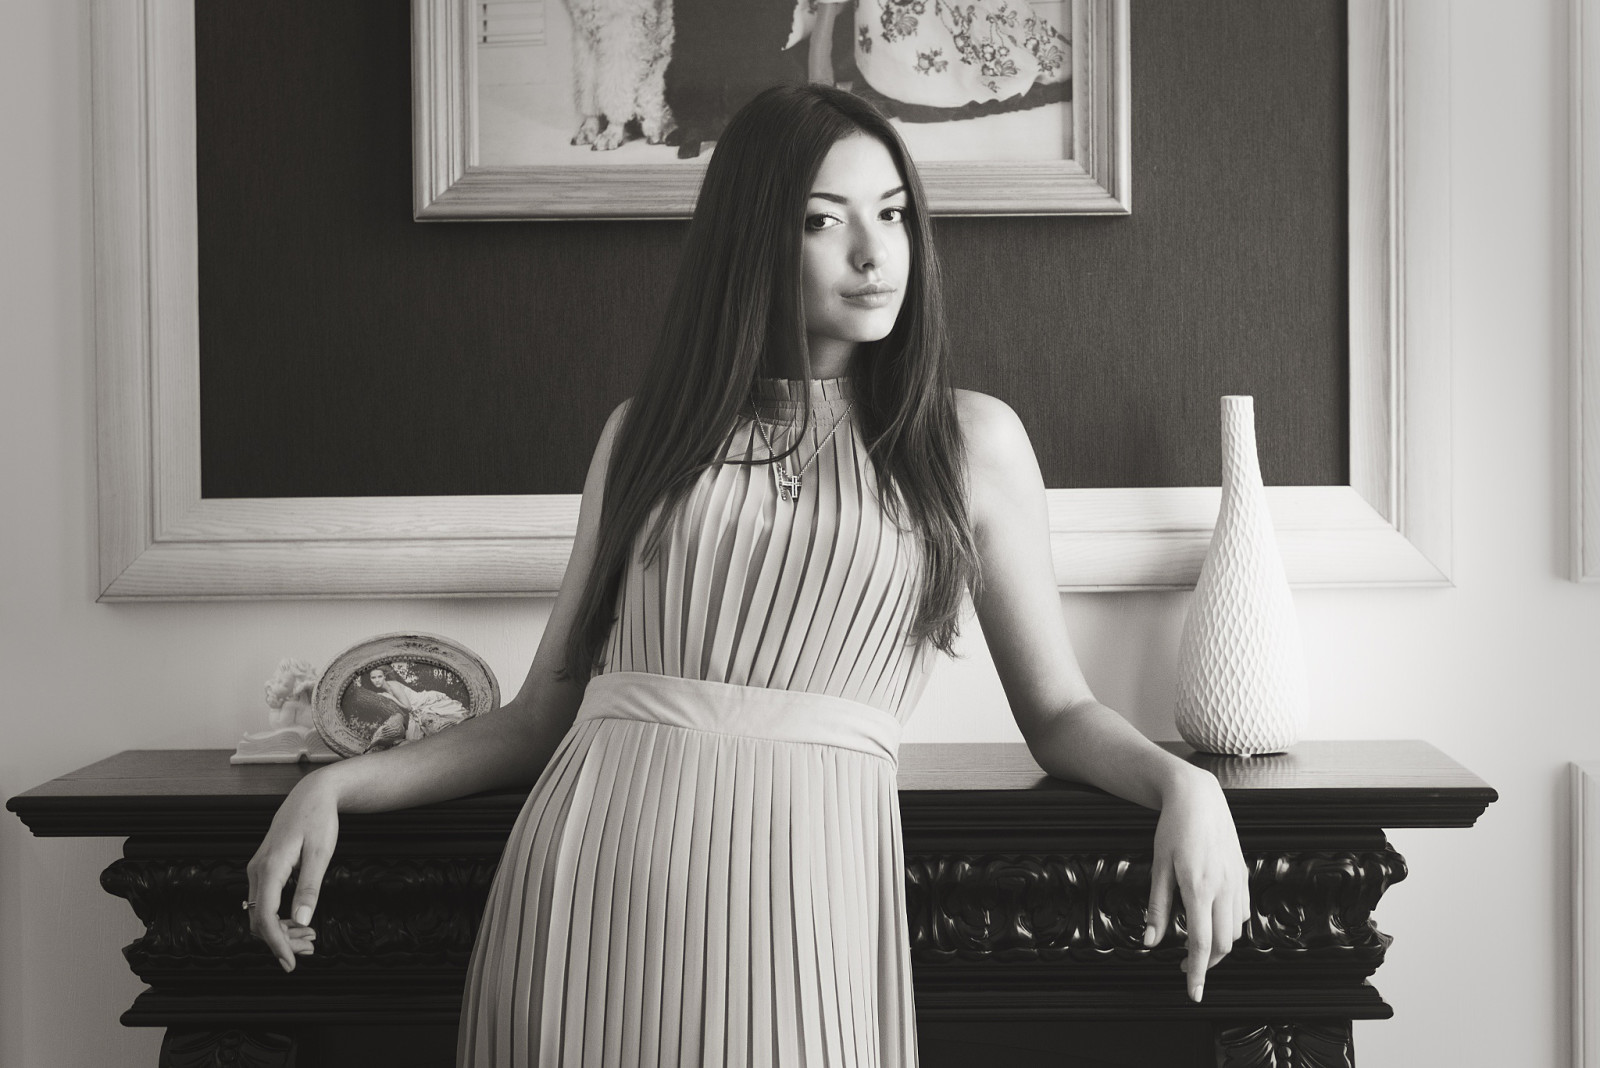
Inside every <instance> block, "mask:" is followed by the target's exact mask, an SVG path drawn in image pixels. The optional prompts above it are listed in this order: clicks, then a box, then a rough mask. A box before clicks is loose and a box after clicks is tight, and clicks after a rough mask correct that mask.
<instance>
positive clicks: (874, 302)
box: [841, 286, 896, 308]
mask: <svg viewBox="0 0 1600 1068" xmlns="http://www.w3.org/2000/svg"><path fill="white" fill-rule="evenodd" d="M895 292H896V290H895V288H894V287H893V286H867V287H865V288H863V289H858V290H855V291H854V292H851V293H844V294H841V296H843V297H844V299H845V300H847V301H849V302H850V303H851V304H854V305H857V306H858V307H862V308H886V307H888V306H889V304H890V303H891V302H893V300H894V295H895Z"/></svg>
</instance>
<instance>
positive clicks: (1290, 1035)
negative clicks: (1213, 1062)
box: [1216, 1021, 1356, 1068]
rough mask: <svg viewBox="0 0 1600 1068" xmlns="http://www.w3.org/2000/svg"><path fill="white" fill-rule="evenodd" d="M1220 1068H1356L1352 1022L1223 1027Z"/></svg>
mask: <svg viewBox="0 0 1600 1068" xmlns="http://www.w3.org/2000/svg"><path fill="white" fill-rule="evenodd" d="M1216 1041H1217V1065H1218V1068H1355V1063H1356V1062H1355V1049H1354V1045H1353V1043H1352V1042H1351V1033H1350V1024H1349V1022H1347V1021H1346V1022H1335V1023H1270V1024H1247V1025H1244V1026H1239V1027H1219V1028H1218V1029H1217V1035H1216Z"/></svg>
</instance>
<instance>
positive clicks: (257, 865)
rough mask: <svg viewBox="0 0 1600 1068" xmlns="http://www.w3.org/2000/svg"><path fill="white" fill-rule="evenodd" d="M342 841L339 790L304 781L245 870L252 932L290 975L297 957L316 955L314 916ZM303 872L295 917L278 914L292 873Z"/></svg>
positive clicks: (311, 778) (316, 779)
mask: <svg viewBox="0 0 1600 1068" xmlns="http://www.w3.org/2000/svg"><path fill="white" fill-rule="evenodd" d="M338 840H339V809H338V797H337V794H336V793H335V791H334V790H333V789H332V788H331V787H329V786H328V785H327V779H326V777H325V776H319V775H316V774H312V775H308V776H307V777H306V778H304V779H302V780H300V782H299V783H298V784H297V785H296V786H295V788H294V789H293V790H290V791H289V796H288V797H285V798H284V799H283V804H281V805H279V806H278V811H277V814H276V815H274V816H273V817H272V826H271V827H270V828H269V829H268V830H267V836H266V838H265V839H263V840H262V842H261V846H260V848H258V849H257V850H256V853H255V856H253V857H251V858H250V863H249V864H248V865H246V867H245V871H246V872H247V873H248V874H249V876H250V896H249V900H251V901H254V902H255V907H253V908H251V909H250V931H251V933H253V934H254V935H255V936H256V937H257V938H259V939H261V940H262V941H263V942H265V943H266V944H267V948H268V949H269V950H271V951H272V955H273V956H274V957H277V958H278V964H279V965H280V966H281V967H282V968H283V970H284V971H286V972H292V971H294V958H295V956H296V954H300V955H308V954H310V953H311V952H312V949H313V944H314V943H315V941H316V937H317V932H316V931H315V930H313V929H312V927H311V916H312V913H314V912H315V911H316V908H317V892H318V890H320V889H321V887H322V877H323V874H324V873H325V872H326V871H327V870H328V860H329V858H330V857H332V856H333V847H334V843H335V842H337V841H338ZM296 869H298V870H299V873H300V874H299V877H298V878H297V879H296V883H295V891H294V902H293V905H292V907H291V909H290V913H289V915H290V918H289V919H283V918H282V917H280V916H279V915H278V907H279V904H280V899H281V898H282V896H283V888H284V886H285V885H286V884H287V883H288V881H289V875H290V873H292V872H294V871H295V870H296Z"/></svg>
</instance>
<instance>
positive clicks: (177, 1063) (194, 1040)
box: [160, 1029, 295, 1068]
mask: <svg viewBox="0 0 1600 1068" xmlns="http://www.w3.org/2000/svg"><path fill="white" fill-rule="evenodd" d="M294 1055H295V1043H294V1040H293V1039H291V1038H289V1037H288V1036H287V1035H274V1034H267V1033H265V1032H260V1031H240V1030H236V1029H233V1030H227V1031H176V1030H174V1031H168V1032H167V1035H166V1038H164V1039H163V1040H162V1042H161V1061H160V1064H161V1068H292V1066H293V1065H294Z"/></svg>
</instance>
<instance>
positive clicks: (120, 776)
mask: <svg viewBox="0 0 1600 1068" xmlns="http://www.w3.org/2000/svg"><path fill="white" fill-rule="evenodd" d="M1168 748H1170V749H1171V750H1172V751H1173V752H1176V753H1178V754H1179V755H1181V756H1183V757H1185V758H1186V759H1188V760H1190V761H1191V762H1192V763H1195V764H1197V765H1199V766H1201V767H1204V768H1206V769H1207V770H1209V771H1211V772H1213V773H1214V774H1216V776H1217V778H1218V780H1219V781H1220V782H1221V784H1222V787H1223V790H1224V792H1225V794H1226V796H1227V798H1228V803H1229V805H1230V806H1231V807H1232V810H1233V814H1234V819H1235V821H1236V823H1237V824H1238V827H1239V834H1240V840H1241V842H1242V843H1243V846H1244V851H1245V857H1246V860H1247V861H1248V862H1249V865H1250V870H1251V898H1252V904H1253V916H1252V919H1251V921H1250V923H1249V925H1248V927H1247V929H1246V932H1245V935H1244V937H1243V938H1242V939H1241V940H1240V941H1239V942H1238V944H1237V945H1236V946H1235V948H1234V950H1233V952H1232V954H1230V956H1229V957H1228V959H1226V960H1225V961H1223V962H1222V963H1221V964H1219V965H1218V966H1217V967H1216V968H1215V969H1213V970H1212V972H1211V973H1210V976H1209V977H1208V979H1207V982H1206V993H1205V1000H1204V1002H1203V1003H1202V1004H1199V1005H1196V1004H1192V1003H1191V1002H1189V1000H1188V998H1187V997H1186V995H1185V988H1184V981H1183V975H1182V973H1181V972H1180V971H1179V969H1178V962H1179V961H1180V960H1181V959H1182V957H1183V943H1182V940H1181V937H1180V936H1178V935H1169V937H1168V938H1167V939H1166V941H1165V942H1163V943H1162V944H1161V945H1159V946H1157V947H1155V948H1154V949H1148V950H1147V949H1145V948H1144V947H1143V945H1142V944H1141V941H1140V936H1141V934H1142V931H1143V909H1144V904H1145V900H1146V898H1147V896H1148V892H1149V870H1150V850H1151V837H1152V833H1153V831H1154V829H1155V821H1156V814H1155V813H1154V812H1151V811H1149V810H1147V809H1143V808H1140V807H1139V806H1137V805H1133V804H1130V803H1128V802H1125V801H1121V800H1119V799H1117V798H1113V797H1110V796H1108V795H1107V794H1105V793H1103V792H1101V791H1099V790H1096V789H1094V788H1093V787H1088V786H1083V785H1080V784H1076V783H1068V782H1062V781H1060V780H1056V779H1052V778H1050V777H1048V776H1046V775H1044V773H1043V772H1041V771H1040V770H1039V768H1038V766H1037V765H1036V764H1035V763H1034V761H1033V759H1032V758H1031V757H1030V756H1029V754H1028V751H1027V749H1026V748H1025V747H1024V746H1022V745H1014V744H962V745H939V744H910V745H906V746H903V747H902V749H901V756H900V772H899V783H900V807H901V815H902V821H903V825H904V831H905V846H906V882H907V890H908V910H909V913H910V926H911V940H912V959H913V964H914V969H915V981H916V1000H917V1010H918V1030H919V1035H920V1040H921V1042H920V1044H921V1047H922V1063H923V1065H924V1066H925V1068H938V1066H942V1065H946V1064H950V1065H954V1064H969V1063H1025V1062H1026V1058H1028V1057H1029V1056H1030V1055H1031V1056H1033V1057H1038V1056H1040V1055H1041V1054H1043V1053H1048V1056H1049V1060H1050V1063H1052V1064H1055V1065H1063V1064H1066V1065H1071V1064H1081V1065H1085V1066H1109V1065H1129V1066H1132V1065H1139V1066H1142V1068H1148V1066H1150V1065H1166V1064H1170V1065H1173V1066H1179V1065H1182V1066H1184V1068H1189V1066H1199V1065H1207V1066H1211V1065H1223V1066H1240V1068H1243V1066H1251V1068H1256V1066H1260V1068H1268V1066H1270V1068H1298V1066H1305V1068H1313V1066H1315V1068H1323V1066H1335V1065H1354V1050H1353V1046H1352V1042H1351V1022H1352V1021H1353V1020H1370V1019H1385V1018H1387V1017H1389V1016H1390V1015H1392V1010H1391V1009H1390V1008H1389V1006H1388V1005H1387V1004H1385V1003H1384V1001H1383V999H1382V997H1381V996H1380V995H1379V993H1378V991H1377V989H1376V988H1375V987H1374V986H1373V985H1372V984H1371V983H1370V982H1369V977H1370V976H1371V975H1372V974H1373V973H1374V972H1375V971H1376V970H1377V969H1378V967H1379V966H1380V965H1381V964H1382V963H1383V959H1384V955H1385V953H1386V952H1387V950H1388V948H1389V943H1390V939H1389V937H1388V936H1387V935H1385V934H1383V933H1382V932H1381V931H1379V930H1378V928H1377V927H1376V926H1375V925H1374V923H1373V921H1372V911H1373V909H1374V908H1375V907H1376V905H1377V904H1378V901H1379V899H1380V898H1381V897H1382V896H1383V894H1384V892H1385V891H1387V890H1388V888H1389V887H1390V886H1392V885H1393V884H1394V883H1396V882H1399V881H1400V880H1402V879H1404V878H1405V875H1406V866H1405V860H1404V858H1403V857H1401V856H1400V855H1399V854H1398V853H1397V852H1395V851H1394V849H1393V848H1391V847H1390V845H1389V843H1388V841H1387V838H1386V835H1385V829H1387V828H1395V827H1437V828H1446V827H1470V826H1472V824H1473V823H1474V822H1475V821H1476V819H1477V817H1478V816H1479V815H1480V814H1481V813H1482V812H1483V811H1484V809H1485V808H1486V807H1487V806H1488V805H1489V804H1490V803H1491V802H1493V801H1494V800H1495V799H1496V794H1495V791H1494V790H1493V789H1491V788H1490V787H1489V786H1488V785H1487V784H1486V783H1484V782H1483V781H1482V780H1480V779H1479V778H1477V776H1475V775H1473V774H1472V773H1471V772H1469V771H1467V770H1466V769H1465V768H1463V767H1461V766H1460V765H1459V764H1456V763H1455V762H1454V761H1452V760H1451V759H1450V758H1449V757H1447V756H1445V755H1444V754H1443V753H1441V752H1440V751H1439V750H1438V749H1436V748H1434V747H1433V746H1431V745H1429V744H1428V743H1426V742H1420V741H1349V742H1317V741H1309V742H1302V743H1300V744H1298V745H1296V746H1295V747H1294V748H1293V749H1292V750H1291V751H1290V752H1289V753H1287V754H1283V755H1280V756H1273V757H1255V758H1252V759H1241V758H1218V757H1210V756H1205V755H1201V754H1197V753H1195V752H1194V751H1193V750H1191V749H1189V748H1188V747H1187V746H1184V745H1181V744H1178V743H1170V744H1168ZM228 755H229V754H228V752H227V751H226V750H192V749H191V750H132V751H128V752H123V753H118V754H117V755H115V756H112V757H109V758H107V759H105V760H102V761H100V762H99V763H96V764H91V765H89V766H88V767H86V768H83V769H81V770H79V771H75V772H73V773H71V774H69V775H64V776H62V777H61V778H58V779H54V780H52V781H50V782H48V783H45V784H43V785H42V786H39V787H37V788H35V789H33V790H30V791H28V792H27V793H25V794H21V795H18V796H16V797H13V798H12V799H11V800H10V801H8V802H7V805H6V807H7V808H9V809H11V810H12V811H13V812H16V813H17V814H18V816H20V817H21V818H22V820H23V821H24V822H25V823H26V824H27V825H28V827H29V828H30V829H31V830H32V831H33V832H34V833H35V834H36V835H40V836H97V837H104V836H115V837H125V838H126V839H127V842H126V844H125V846H124V850H123V857H122V859H120V860H118V861H116V862H115V863H113V864H112V865H111V866H110V867H108V868H107V869H106V870H105V871H104V872H103V873H102V875H101V879H100V881H101V885H102V886H103V887H104V888H105V889H106V890H107V891H108V892H109V893H112V894H115V895H116V896H118V897H122V898H125V899H126V900H127V901H128V902H129V904H130V905H131V906H132V907H133V910H134V912H135V913H136V914H137V915H138V917H139V919H140V920H141V921H143V923H144V924H145V934H144V936H143V937H141V938H139V939H137V940H135V941H134V942H132V943H130V944H129V945H128V946H127V947H125V948H124V950H123V953H124V955H125V956H126V957H127V960H128V963H129V965H130V966H131V967H132V969H133V971H134V972H135V973H136V974H137V975H138V976H139V978H140V979H141V980H142V981H143V982H145V983H147V984H148V986H149V989H148V990H146V991H145V992H144V993H143V994H141V995H139V997H138V998H137V999H136V1000H135V1001H134V1003H133V1005H132V1006H131V1007H130V1008H129V1009H128V1010H127V1011H126V1012H125V1013H123V1015H122V1022H123V1023H125V1024H128V1025H130V1026H151V1027H165V1028H167V1036H166V1040H165V1041H164V1042H163V1045H162V1054H161V1059H162V1064H163V1065H171V1066H180V1065H182V1066H189V1065H211V1064H220V1063H239V1064H250V1065H262V1066H267V1065H284V1066H288V1065H294V1066H296V1068H317V1066H320V1065H325V1064H327V1065H332V1064H348V1063H364V1062H367V1061H369V1060H370V1062H371V1063H384V1064H390V1065H449V1064H451V1063H452V1060H451V1058H452V1056H453V1049H454V1031H455V1025H456V1019H457V1011H458V1008H459V1002H460V997H461V987H462V982H463V978H464V975H465V969H466V964H467V958H468V956H469V954H470V952H471V948H472V940H473V937H474V934H475V932H476V929H477V924H478V919H479V916H480V913H481V911H482V908H483V902H484V899H485V897H486V895H487V893H488V888H489V882H490V880H491V879H492V878H493V875H494V871H495V866H496V863H497V861H498V859H499V856H500V852H501V850H502V848H503V847H504V844H505V840H506V836H507V834H508V833H509V831H510V828H511V824H512V821H513V820H514V819H515V818H516V815H517V812H518V810H519V809H520V808H521V805H522V802H523V800H524V798H525V796H526V794H525V792H518V791H497V792H492V793H486V794H479V795H476V796H473V797H468V798H462V799H459V800H455V801H449V802H445V803H442V804H437V805H428V806H425V807H422V808H415V809H408V810H405V811H400V812H390V813H383V814H377V815H346V816H343V817H341V836H340V841H339V848H338V850H337V852H336V853H335V855H334V858H333V861H332V863H331V864H330V866H329V869H328V874H327V877H326V879H325V881H324V888H323V892H322V895H321V900H320V902H319V906H318V918H317V921H316V923H315V926H316V927H317V929H318V942H317V952H316V955H315V956H313V957H310V958H302V959H301V961H300V963H299V965H298V967H297V968H296V970H295V972H294V974H292V975H285V974H284V973H283V972H282V971H280V970H279V968H278V967H277V964H276V963H275V961H274V960H273V958H272V957H271V956H270V955H269V954H268V953H267V951H266V950H265V948H264V947H263V946H262V945H261V944H260V943H259V942H257V941H255V940H254V939H253V938H252V936H251V935H250V933H249V930H248V928H247V926H246V924H245V919H244V914H243V913H242V912H241V910H240V908H239V902H240V900H241V899H242V898H243V897H244V896H245V890H246V886H247V879H246V876H245V870H244V867H245V863H246V862H247V861H248V860H249V858H250V856H251V854H252V853H254V851H255V848H256V846H257V844H258V843H259V842H260V839H261V836H262V834H263V833H264V832H265V831H266V828H267V826H268V823H269V822H270V820H271V818H272V814H273V812H274V811H275V810H276V808H277V806H278V803H279V802H280V801H281V800H282V798H283V796H284V795H285V794H286V793H287V792H288V791H289V790H290V789H291V788H292V787H293V786H294V784H295V783H296V782H297V781H299V779H300V778H301V777H302V776H303V775H305V774H306V773H307V771H308V769H307V768H306V767H304V766H300V765H253V766H232V765H230V764H229V763H228ZM230 1057H231V1058H232V1060H231V1061H230V1060H229V1058H230ZM980 1057H981V1058H983V1060H981V1061H980V1060H975V1058H980ZM352 1058H353V1059H352Z"/></svg>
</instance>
